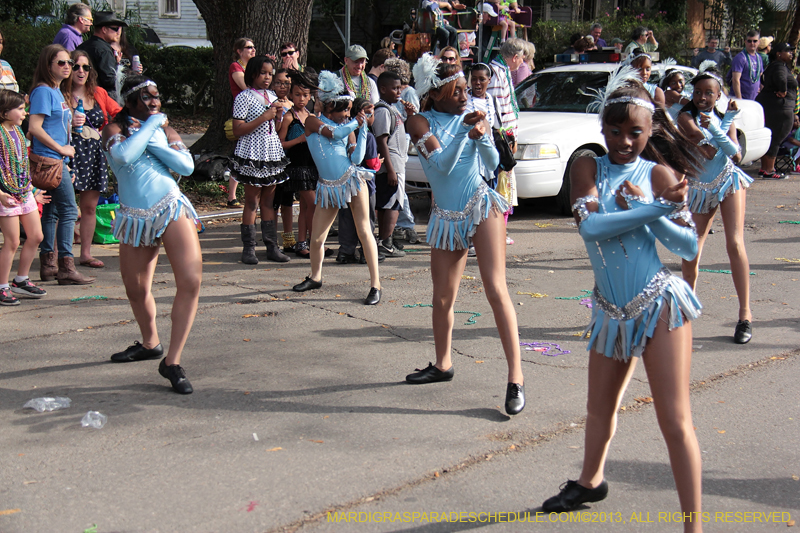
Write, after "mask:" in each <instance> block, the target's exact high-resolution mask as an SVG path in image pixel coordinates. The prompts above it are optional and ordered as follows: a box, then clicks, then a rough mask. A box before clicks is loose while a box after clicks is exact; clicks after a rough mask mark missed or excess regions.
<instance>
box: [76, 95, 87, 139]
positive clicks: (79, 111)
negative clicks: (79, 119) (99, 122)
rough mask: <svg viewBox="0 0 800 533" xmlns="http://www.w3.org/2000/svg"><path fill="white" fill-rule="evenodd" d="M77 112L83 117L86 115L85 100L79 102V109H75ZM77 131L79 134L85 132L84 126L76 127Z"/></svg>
mask: <svg viewBox="0 0 800 533" xmlns="http://www.w3.org/2000/svg"><path fill="white" fill-rule="evenodd" d="M75 112H76V113H80V114H81V115H83V114H85V113H84V112H83V100H78V107H76V108H75ZM75 131H76V132H77V133H82V132H83V125H80V126H75Z"/></svg>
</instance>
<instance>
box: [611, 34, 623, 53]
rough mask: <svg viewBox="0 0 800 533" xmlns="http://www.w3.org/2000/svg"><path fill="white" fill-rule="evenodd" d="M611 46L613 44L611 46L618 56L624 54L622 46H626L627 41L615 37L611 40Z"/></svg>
mask: <svg viewBox="0 0 800 533" xmlns="http://www.w3.org/2000/svg"><path fill="white" fill-rule="evenodd" d="M610 44H611V46H613V47H614V48H615V52H617V53H618V54H621V53H622V45H623V44H625V41H623V40H622V39H620V38H619V37H614V38H613V39H611V43H610Z"/></svg>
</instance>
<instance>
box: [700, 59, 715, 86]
mask: <svg viewBox="0 0 800 533" xmlns="http://www.w3.org/2000/svg"><path fill="white" fill-rule="evenodd" d="M711 67H714V68H715V69H716V68H717V62H716V61H712V60H710V59H706V60H705V61H703V62H702V63H700V67H699V68H698V69H697V76H700V75H703V76H708V77H709V78H711V79H713V80H715V81H716V82H717V83H719V86H720V87H722V78H720V77H719V76H718V75H717V74H715V73H714V72H711V71H709V70H708V69H710V68H711ZM697 76H695V77H697Z"/></svg>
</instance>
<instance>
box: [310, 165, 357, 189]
mask: <svg viewBox="0 0 800 533" xmlns="http://www.w3.org/2000/svg"><path fill="white" fill-rule="evenodd" d="M357 170H358V169H357V168H356V167H355V166H353V165H350V168H348V169H347V170H346V171H345V173H344V174H342V175H341V177H340V178H339V179H336V180H326V179H325V178H323V177H322V176H320V177H319V182H320V183H321V184H322V185H324V186H326V187H336V186H338V185H342V184H343V183H345V182H347V180H349V179H350V177H351V176H352V175H353V173H354V172H356V171H357Z"/></svg>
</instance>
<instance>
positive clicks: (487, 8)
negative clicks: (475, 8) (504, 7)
mask: <svg viewBox="0 0 800 533" xmlns="http://www.w3.org/2000/svg"><path fill="white" fill-rule="evenodd" d="M483 12H484V13H486V14H487V15H489V16H490V17H496V16H497V12H496V11H495V10H494V9H493V8H492V4H488V3H486V2H484V3H483Z"/></svg>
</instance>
